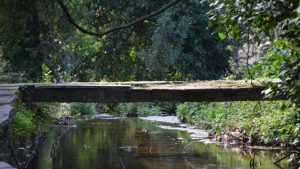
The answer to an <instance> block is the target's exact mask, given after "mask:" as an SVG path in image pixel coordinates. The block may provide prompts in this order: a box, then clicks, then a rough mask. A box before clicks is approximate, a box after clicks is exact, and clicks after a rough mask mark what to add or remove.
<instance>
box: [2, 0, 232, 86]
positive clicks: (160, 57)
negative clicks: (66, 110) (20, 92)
mask: <svg viewBox="0 0 300 169" xmlns="http://www.w3.org/2000/svg"><path fill="white" fill-rule="evenodd" d="M167 2H168V1H167V0H164V1H159V2H158V1H141V2H135V1H124V2H123V1H122V2H120V1H117V0H111V1H94V0H91V1H80V0H71V1H64V3H65V5H66V7H67V8H68V10H69V13H70V14H71V16H72V18H73V20H74V21H75V22H76V23H78V24H79V25H81V26H82V27H84V28H86V29H91V31H96V32H101V31H104V30H107V29H109V28H111V27H113V26H116V25H120V24H124V23H127V22H129V21H132V20H134V19H136V18H138V17H140V16H143V15H145V14H146V13H151V12H152V11H154V10H156V9H158V8H160V7H161V6H162V5H163V4H166V3H167ZM24 6H26V7H28V8H26V10H25V9H24ZM209 10H210V7H209V3H208V1H203V3H200V2H198V1H192V0H191V1H182V2H180V4H177V5H175V6H174V7H172V8H170V9H168V10H167V11H165V12H164V13H162V14H161V15H157V16H154V17H153V18H150V19H147V20H145V21H144V22H141V23H138V24H136V25H134V26H133V27H131V28H127V29H123V30H120V31H117V32H114V33H111V34H108V35H106V36H103V37H95V36H90V35H86V34H83V33H81V32H79V31H78V30H76V29H74V27H72V25H71V24H70V23H69V22H68V21H67V19H66V16H65V14H64V13H63V11H62V9H61V7H60V6H59V4H58V3H57V2H56V1H42V0H30V1H27V0H26V1H25V0H21V1H17V0H12V1H1V2H0V24H1V28H2V29H1V30H0V44H1V47H0V59H1V62H2V63H6V64H5V65H3V66H2V67H3V68H2V69H1V70H2V71H1V76H2V75H12V74H15V75H16V76H19V78H12V79H10V81H9V82H20V81H25V82H26V81H33V82H66V81H101V80H106V81H129V80H196V79H218V78H219V77H220V76H222V75H224V74H225V72H226V71H227V70H229V64H228V62H227V60H228V59H229V57H230V55H231V51H230V50H228V49H227V48H226V47H227V45H228V44H231V43H230V41H227V40H226V41H225V40H224V41H222V40H221V39H220V38H219V37H218V36H217V35H212V32H213V30H212V29H207V24H208V21H209V17H208V16H207V14H206V13H207V12H208V11H209ZM10 30H14V31H10Z"/></svg>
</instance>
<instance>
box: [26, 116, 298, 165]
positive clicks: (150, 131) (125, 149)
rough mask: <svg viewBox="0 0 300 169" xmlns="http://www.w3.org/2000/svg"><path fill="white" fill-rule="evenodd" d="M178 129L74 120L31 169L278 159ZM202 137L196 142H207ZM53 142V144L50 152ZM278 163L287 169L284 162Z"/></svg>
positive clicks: (134, 121) (267, 162) (139, 121)
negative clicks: (207, 141)
mask: <svg viewBox="0 0 300 169" xmlns="http://www.w3.org/2000/svg"><path fill="white" fill-rule="evenodd" d="M180 128H182V127H181V126H180V124H170V123H162V122H154V121H147V120H142V119H138V118H111V117H109V116H98V117H96V118H95V117H94V118H91V119H86V120H80V121H77V127H75V128H70V129H56V130H55V129H53V130H51V132H50V133H49V135H48V137H47V138H46V140H45V141H44V143H43V145H42V147H41V150H40V151H39V154H38V158H37V159H36V160H35V162H34V164H33V165H34V166H33V167H32V168H34V169H51V168H53V169H119V168H120V169H140V168H141V169H142V168H151V169H169V168H170V169H171V168H174V169H184V168H187V169H188V168H189V169H194V168H201V169H202V168H203V169H221V168H222V169H226V168H228V169H232V168H236V169H242V168H250V166H249V164H250V156H251V157H255V162H256V168H260V169H271V168H272V169H273V168H277V167H276V166H275V165H274V164H273V162H274V161H276V159H278V158H279V157H276V155H278V154H279V153H280V152H278V151H255V152H253V151H252V152H250V151H248V152H245V151H242V150H240V149H238V148H224V146H221V145H217V144H205V143H203V142H199V140H195V138H191V137H190V135H191V134H190V133H188V132H187V131H185V129H183V130H176V129H180ZM199 131H200V130H199ZM202 132H203V133H205V131H202ZM203 133H202V134H200V135H201V137H199V139H200V140H201V139H202V140H203V139H204V140H208V139H206V138H204V137H203ZM196 134H197V133H196ZM57 137H59V138H60V139H56V138H57ZM55 140H59V141H56V143H57V144H55V145H56V146H55V147H53V146H52V145H53V143H54V142H55ZM51 149H53V151H52V154H53V155H52V156H53V157H54V158H53V157H51ZM54 150H55V151H54ZM279 164H280V165H281V167H282V168H293V167H291V166H288V164H287V162H286V161H283V162H281V163H279Z"/></svg>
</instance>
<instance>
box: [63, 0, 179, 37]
mask: <svg viewBox="0 0 300 169" xmlns="http://www.w3.org/2000/svg"><path fill="white" fill-rule="evenodd" d="M57 1H58V3H59V4H60V6H61V8H62V9H63V11H64V13H65V14H66V16H67V20H68V21H69V22H70V23H71V24H72V25H73V26H74V27H76V28H77V29H78V30H79V31H80V32H82V33H85V34H89V35H93V36H103V35H107V34H109V33H111V32H115V31H118V30H121V29H124V28H128V27H130V26H132V25H134V24H136V23H139V22H142V21H144V20H146V19H148V18H150V17H153V16H155V15H158V14H160V13H162V12H164V11H165V10H167V9H169V8H170V7H172V6H174V5H175V4H176V3H178V2H179V1H180V0H173V1H171V2H170V3H168V4H166V5H165V6H163V7H161V8H160V9H158V10H156V11H154V12H151V13H150V14H148V15H145V16H142V17H140V18H138V19H136V20H134V21H131V22H129V23H127V24H124V25H120V26H116V27H114V28H112V29H109V30H107V31H104V32H100V33H98V32H91V31H88V30H86V29H84V28H82V27H81V26H79V25H77V24H76V23H75V22H74V20H73V19H72V17H71V15H70V13H69V12H68V10H67V7H66V6H65V5H64V3H63V2H62V0H57Z"/></svg>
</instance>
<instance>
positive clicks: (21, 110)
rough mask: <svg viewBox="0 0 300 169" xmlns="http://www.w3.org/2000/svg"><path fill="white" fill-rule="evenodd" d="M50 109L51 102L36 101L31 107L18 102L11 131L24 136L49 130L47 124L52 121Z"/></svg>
mask: <svg viewBox="0 0 300 169" xmlns="http://www.w3.org/2000/svg"><path fill="white" fill-rule="evenodd" d="M49 109H50V104H45V103H36V104H35V105H34V106H33V107H32V108H31V109H29V108H26V107H25V106H24V105H22V104H18V105H17V106H15V109H14V113H15V115H14V117H13V124H11V125H10V128H9V132H10V133H11V134H12V135H15V136H24V135H30V134H34V133H39V132H45V131H47V125H48V124H49V123H50V122H51V118H50V115H49V114H48V113H49Z"/></svg>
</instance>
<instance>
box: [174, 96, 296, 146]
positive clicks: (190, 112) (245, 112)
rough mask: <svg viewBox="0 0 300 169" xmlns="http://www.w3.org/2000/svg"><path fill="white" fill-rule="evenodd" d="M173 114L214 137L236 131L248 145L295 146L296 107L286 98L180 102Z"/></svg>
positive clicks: (242, 141)
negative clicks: (274, 100) (207, 131)
mask: <svg viewBox="0 0 300 169" xmlns="http://www.w3.org/2000/svg"><path fill="white" fill-rule="evenodd" d="M177 116H178V118H179V119H180V120H182V121H185V122H187V123H189V124H194V125H201V126H204V127H206V128H211V129H212V131H213V132H215V133H216V135H217V136H218V137H222V136H224V135H225V134H226V133H227V132H228V131H232V132H238V133H239V139H240V142H241V143H244V144H248V145H257V144H262V145H264V144H268V145H273V146H274V145H279V144H281V145H289V146H294V147H299V140H298V139H299V134H297V133H298V131H299V126H297V125H296V124H295V123H294V121H293V119H298V118H300V117H299V113H298V111H297V109H295V108H294V107H291V106H290V103H289V102H287V101H276V102H224V103H184V104H179V105H178V106H177Z"/></svg>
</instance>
